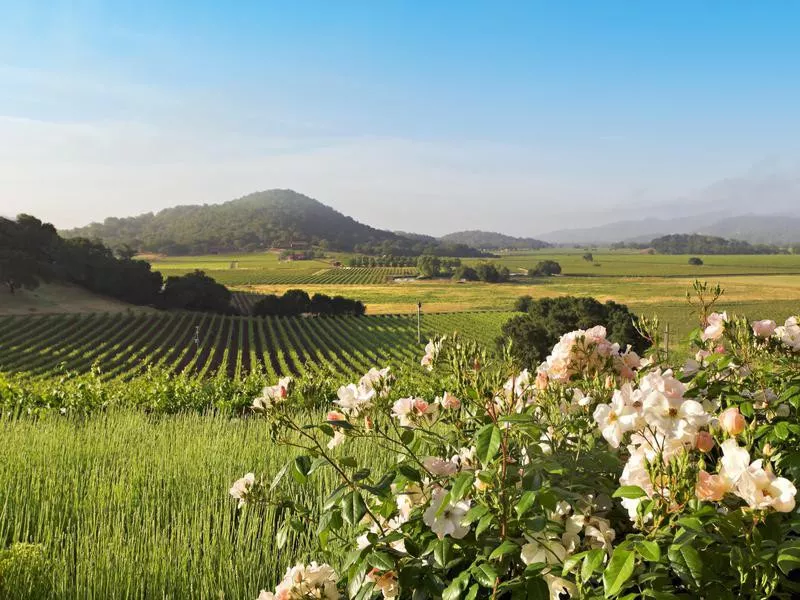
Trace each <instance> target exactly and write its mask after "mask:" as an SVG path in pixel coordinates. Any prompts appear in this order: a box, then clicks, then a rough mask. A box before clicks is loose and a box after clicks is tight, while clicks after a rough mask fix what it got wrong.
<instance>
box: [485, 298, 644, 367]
mask: <svg viewBox="0 0 800 600" xmlns="http://www.w3.org/2000/svg"><path fill="white" fill-rule="evenodd" d="M516 307H517V308H525V307H527V313H526V314H524V315H518V316H516V317H513V318H512V319H510V320H509V321H508V322H506V324H505V325H503V329H502V332H503V335H502V336H501V337H500V338H498V341H497V343H498V345H499V346H504V345H505V344H506V343H507V341H508V340H509V339H510V340H511V341H512V347H511V354H512V356H513V357H514V359H515V362H517V364H518V365H519V366H520V367H524V368H535V367H536V366H537V365H538V363H539V362H540V361H541V360H542V359H544V357H545V356H546V355H547V350H548V349H549V348H551V347H553V345H554V344H555V343H556V342H557V341H558V339H559V338H560V337H561V336H562V335H563V334H564V333H566V332H568V331H574V330H577V329H589V328H591V327H594V326H595V325H602V326H603V327H605V328H606V330H607V332H608V339H609V340H611V341H612V342H616V343H618V344H619V345H620V346H621V347H622V348H625V347H627V346H628V345H630V346H631V348H632V349H633V350H634V351H635V352H638V353H642V352H644V350H646V349H647V347H648V346H649V342H648V341H647V340H646V339H645V338H644V337H643V336H642V334H641V333H639V331H638V330H637V329H636V315H634V314H633V313H632V312H631V311H630V310H628V307H627V306H625V305H623V304H617V303H616V302H612V301H608V302H606V303H605V304H601V303H600V302H598V301H597V300H595V299H594V298H582V297H575V296H565V297H563V298H542V299H540V300H531V299H529V298H528V297H526V296H523V297H522V298H520V299H519V300H517V305H516Z"/></svg>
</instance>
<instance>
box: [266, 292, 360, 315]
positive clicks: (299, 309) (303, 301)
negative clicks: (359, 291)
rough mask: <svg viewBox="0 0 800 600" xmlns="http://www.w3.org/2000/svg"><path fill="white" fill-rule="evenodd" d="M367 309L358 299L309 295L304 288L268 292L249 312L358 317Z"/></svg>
mask: <svg viewBox="0 0 800 600" xmlns="http://www.w3.org/2000/svg"><path fill="white" fill-rule="evenodd" d="M366 311H367V308H366V306H364V303H363V302H361V301H360V300H351V299H350V298H345V297H343V296H333V297H331V296H328V295H326V294H314V295H313V296H311V297H309V295H308V292H306V291H304V290H287V291H286V292H285V293H284V294H283V296H278V295H276V294H268V295H266V296H263V297H262V298H261V299H260V300H259V301H258V302H256V303H255V304H254V305H253V308H252V310H251V314H253V315H254V316H256V317H266V316H282V317H289V316H298V315H304V314H313V315H339V316H341V315H353V316H357V317H360V316H362V315H363V314H364V313H365V312H366Z"/></svg>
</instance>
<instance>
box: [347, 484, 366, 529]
mask: <svg viewBox="0 0 800 600" xmlns="http://www.w3.org/2000/svg"><path fill="white" fill-rule="evenodd" d="M365 514H367V505H366V504H365V503H364V499H363V498H362V497H361V493H360V492H357V491H353V492H350V493H349V494H347V495H346V496H345V497H344V498H342V516H343V517H344V520H345V521H347V523H349V524H350V525H358V524H359V523H360V522H361V519H363V518H364V515H365Z"/></svg>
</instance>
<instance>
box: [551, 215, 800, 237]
mask: <svg viewBox="0 0 800 600" xmlns="http://www.w3.org/2000/svg"><path fill="white" fill-rule="evenodd" d="M673 233H699V234H703V235H714V236H719V237H724V238H728V239H735V240H742V241H745V242H750V243H751V244H776V245H785V244H791V243H796V242H798V241H800V217H798V216H793V215H786V214H783V215H777V214H776V215H759V214H745V215H740V216H721V215H720V214H719V213H705V214H698V215H693V216H688V217H678V218H674V219H653V218H651V219H640V220H625V221H616V222H613V223H607V224H605V225H599V226H597V227H588V228H583V229H561V230H558V231H551V232H549V233H543V234H541V235H540V236H539V237H540V238H541V239H542V240H544V241H546V242H549V243H551V244H596V245H598V244H613V243H615V242H649V241H650V240H652V239H653V238H656V237H659V236H662V235H669V234H673Z"/></svg>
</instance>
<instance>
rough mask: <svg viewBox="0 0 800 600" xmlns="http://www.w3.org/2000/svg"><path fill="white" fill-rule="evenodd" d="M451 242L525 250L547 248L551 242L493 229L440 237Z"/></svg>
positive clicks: (473, 246) (486, 247) (487, 247)
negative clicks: (514, 235) (515, 235)
mask: <svg viewBox="0 0 800 600" xmlns="http://www.w3.org/2000/svg"><path fill="white" fill-rule="evenodd" d="M439 240H441V241H443V242H448V243H451V244H466V245H467V246H471V247H472V248H478V249H480V250H499V249H501V248H518V249H525V250H529V249H530V250H538V249H539V248H547V247H548V246H549V245H550V244H548V243H547V242H543V241H542V240H536V239H533V238H523V237H513V236H510V235H505V234H502V233H496V232H493V231H481V230H479V229H473V230H469V231H457V232H455V233H448V234H447V235H443V236H442V237H440V238H439Z"/></svg>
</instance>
